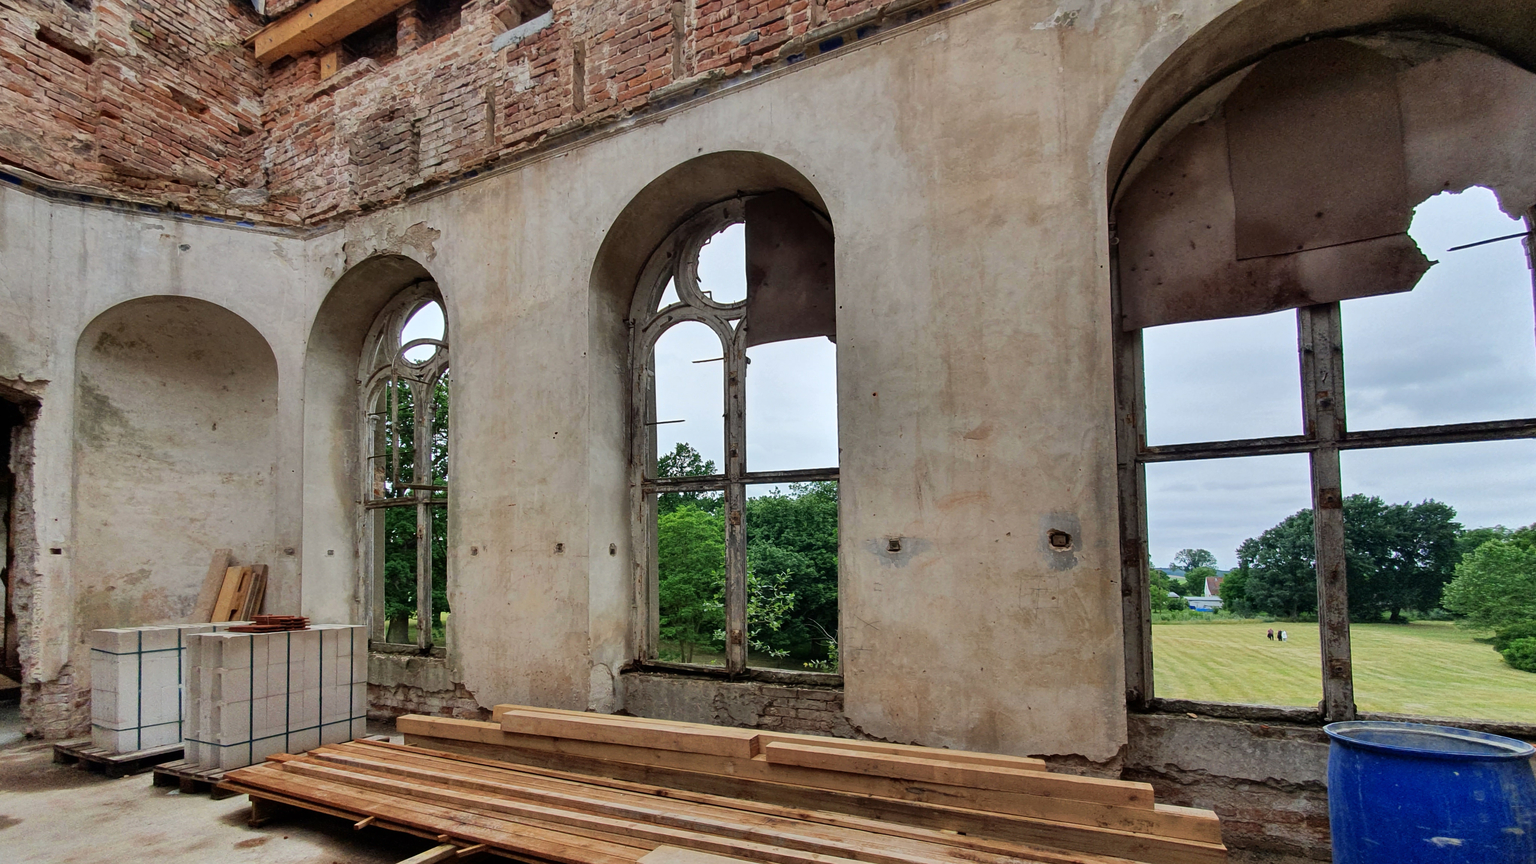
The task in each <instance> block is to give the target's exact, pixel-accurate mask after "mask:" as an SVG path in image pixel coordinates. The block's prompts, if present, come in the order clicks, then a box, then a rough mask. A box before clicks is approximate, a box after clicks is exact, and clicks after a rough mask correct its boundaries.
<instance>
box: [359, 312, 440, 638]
mask: <svg viewBox="0 0 1536 864" xmlns="http://www.w3.org/2000/svg"><path fill="white" fill-rule="evenodd" d="M359 378H360V380H361V381H362V393H363V414H364V421H365V422H364V423H363V436H364V441H363V446H364V452H365V453H366V456H367V461H366V465H367V467H366V470H365V472H364V486H365V488H364V492H363V502H364V507H365V508H366V511H367V518H366V519H365V526H364V534H365V550H366V554H365V558H364V560H365V561H366V562H367V569H368V574H367V579H366V584H367V585H368V588H369V591H370V593H371V600H370V603H369V607H370V610H371V615H372V622H371V637H372V638H373V639H374V640H375V641H378V642H386V643H394V644H403V645H415V646H416V647H417V648H419V649H421V650H428V649H430V648H431V647H432V646H433V645H443V644H445V643H446V641H447V627H448V616H449V608H448V566H447V563H448V561H447V559H448V508H447V505H448V477H449V469H448V441H449V427H448V406H449V375H448V332H447V321H446V318H445V316H444V313H443V305H442V298H441V296H440V295H439V294H438V292H437V286H436V285H435V284H433V283H431V282H418V283H416V284H415V285H412V286H410V287H409V288H407V289H406V290H405V291H403V292H402V293H401V294H399V295H397V296H396V297H395V298H394V299H393V300H392V301H391V302H390V303H389V305H388V306H387V307H385V309H384V311H383V312H381V313H380V314H379V316H378V318H377V319H376V320H375V322H374V325H373V328H372V329H371V330H370V332H369V337H368V341H367V347H366V349H365V351H364V355H363V360H362V364H361V368H360V370H359Z"/></svg>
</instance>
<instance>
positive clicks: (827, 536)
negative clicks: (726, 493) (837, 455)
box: [746, 482, 838, 672]
mask: <svg viewBox="0 0 1536 864" xmlns="http://www.w3.org/2000/svg"><path fill="white" fill-rule="evenodd" d="M746 528H747V631H748V643H747V664H748V665H750V666H757V667H766V668H774V669H809V670H812V671H816V672H836V671H837V670H838V665H837V664H838V653H837V484H836V483H835V482H825V483H791V484H788V485H786V486H766V485H757V486H748V487H747V513H746Z"/></svg>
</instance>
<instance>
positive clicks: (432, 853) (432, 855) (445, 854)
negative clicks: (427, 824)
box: [400, 843, 644, 864]
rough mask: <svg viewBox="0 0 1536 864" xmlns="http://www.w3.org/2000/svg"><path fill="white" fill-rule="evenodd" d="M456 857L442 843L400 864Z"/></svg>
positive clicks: (431, 863)
mask: <svg viewBox="0 0 1536 864" xmlns="http://www.w3.org/2000/svg"><path fill="white" fill-rule="evenodd" d="M457 857H459V847H457V846H455V845H453V844H452V843H444V844H443V845H441V846H433V847H432V848H431V849H428V850H427V851H425V852H423V853H421V854H420V855H412V856H411V857H409V858H407V859H405V860H404V861H401V862H400V864H439V862H442V861H452V860H453V859H455V858H457ZM642 860H644V859H642Z"/></svg>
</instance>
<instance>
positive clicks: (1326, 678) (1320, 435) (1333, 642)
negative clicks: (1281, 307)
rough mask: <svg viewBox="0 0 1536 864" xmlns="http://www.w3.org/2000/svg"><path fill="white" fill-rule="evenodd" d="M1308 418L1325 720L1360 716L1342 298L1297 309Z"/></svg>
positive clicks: (1307, 428)
mask: <svg viewBox="0 0 1536 864" xmlns="http://www.w3.org/2000/svg"><path fill="white" fill-rule="evenodd" d="M1296 321H1297V331H1298V344H1299V348H1300V354H1301V386H1302V418H1303V420H1304V427H1305V429H1306V434H1307V435H1308V436H1309V437H1311V438H1312V439H1314V440H1315V441H1316V442H1317V449H1315V450H1313V451H1312V454H1311V460H1312V533H1313V543H1314V546H1315V553H1316V569H1317V626H1318V631H1319V635H1320V637H1321V638H1320V642H1321V652H1322V670H1323V703H1322V709H1323V717H1324V718H1325V719H1326V720H1329V721H1337V720H1352V719H1354V716H1355V685H1354V677H1353V670H1352V668H1351V661H1350V644H1349V588H1348V581H1347V578H1346V569H1345V561H1344V493H1343V484H1342V482H1341V480H1340V473H1339V448H1338V442H1339V440H1340V439H1341V438H1342V437H1343V436H1344V433H1345V432H1346V429H1347V425H1346V423H1345V411H1344V345H1343V336H1342V326H1341V319H1340V315H1339V304H1338V303H1327V304H1322V305H1318V306H1308V307H1304V308H1301V309H1297V310H1296Z"/></svg>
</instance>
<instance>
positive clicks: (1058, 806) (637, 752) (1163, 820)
mask: <svg viewBox="0 0 1536 864" xmlns="http://www.w3.org/2000/svg"><path fill="white" fill-rule="evenodd" d="M395 728H396V729H397V730H399V731H400V732H402V733H404V734H405V735H407V736H412V735H423V736H428V737H435V738H446V739H450V740H461V741H475V742H479V743H485V744H493V745H500V746H503V747H507V748H510V749H509V750H508V754H509V755H508V756H507V757H506V759H507V761H518V762H526V761H528V760H527V759H526V758H525V757H520V756H517V755H511V754H514V753H529V752H543V753H550V754H558V756H557V757H556V758H555V759H554V760H552V761H543V762H535V763H534V764H541V765H546V766H547V767H552V768H562V767H564V766H563V765H562V764H561V760H564V759H569V758H571V757H583V758H587V759H596V760H599V761H601V762H608V763H629V764H638V765H646V766H650V767H655V768H667V769H678V770H683V771H689V772H695V773H698V774H719V775H725V776H730V777H736V778H740V779H743V780H747V779H751V780H761V781H767V782H773V783H782V784H786V785H792V786H802V787H807V788H814V789H826V790H833V791H839V792H851V793H856V794H862V795H871V796H876V797H880V798H894V799H901V800H907V801H921V802H925V803H931V804H943V805H946V806H951V807H959V808H962V809H967V810H985V811H990V812H994V813H1006V814H1010V815H1015V816H1024V817H1027V818H1031V819H1044V820H1049V821H1052V822H1069V823H1074V824H1078V825H1091V826H1094V827H1100V828H1110V829H1114V830H1118V831H1131V832H1136V833H1150V834H1156V835H1163V836H1172V837H1179V838H1182V839H1189V840H1200V841H1210V842H1220V825H1219V823H1217V822H1216V820H1215V817H1214V816H1212V817H1211V818H1210V819H1209V820H1205V819H1189V818H1187V817H1184V816H1183V815H1180V814H1169V813H1163V812H1159V811H1158V810H1157V809H1156V808H1155V807H1143V806H1124V805H1116V804H1103V803H1100V802H1094V801H1081V800H1075V799H1066V798H1060V797H1052V796H1049V795H1035V794H1025V793H1020V792H1012V791H998V790H992V789H976V788H971V787H966V786H952V785H945V784H937V783H924V782H917V781H911V780H900V779H896V778H890V777H876V776H869V775H862V774H850V773H845V772H840V771H825V770H821V769H817V768H805V767H801V766H798V765H780V764H774V763H771V762H768V761H767V760H765V759H763V758H761V757H758V758H755V759H732V758H726V757H718V756H704V755H701V754H697V753H688V752H681V751H667V750H658V749H652V748H643V747H626V746H623V745H613V744H606V743H601V742H594V741H577V740H571V739H560V738H548V737H541V736H532V735H518V734H515V733H510V732H503V731H501V730H500V729H498V728H497V727H496V726H495V725H494V724H491V723H484V722H479V721H473V720H455V719H451V718H434V717H421V716H417V715H406V716H403V717H399V718H397V719H396V721H395ZM407 743H412V742H411V739H409V738H407ZM587 773H599V774H601V773H603V772H602V771H601V770H595V771H588V772H587ZM1031 773H1034V774H1035V775H1036V776H1037V777H1038V776H1041V775H1040V772H1031ZM1045 776H1046V777H1049V778H1054V779H1056V780H1064V781H1074V780H1083V779H1087V778H1079V777H1073V776H1070V775H1045Z"/></svg>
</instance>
